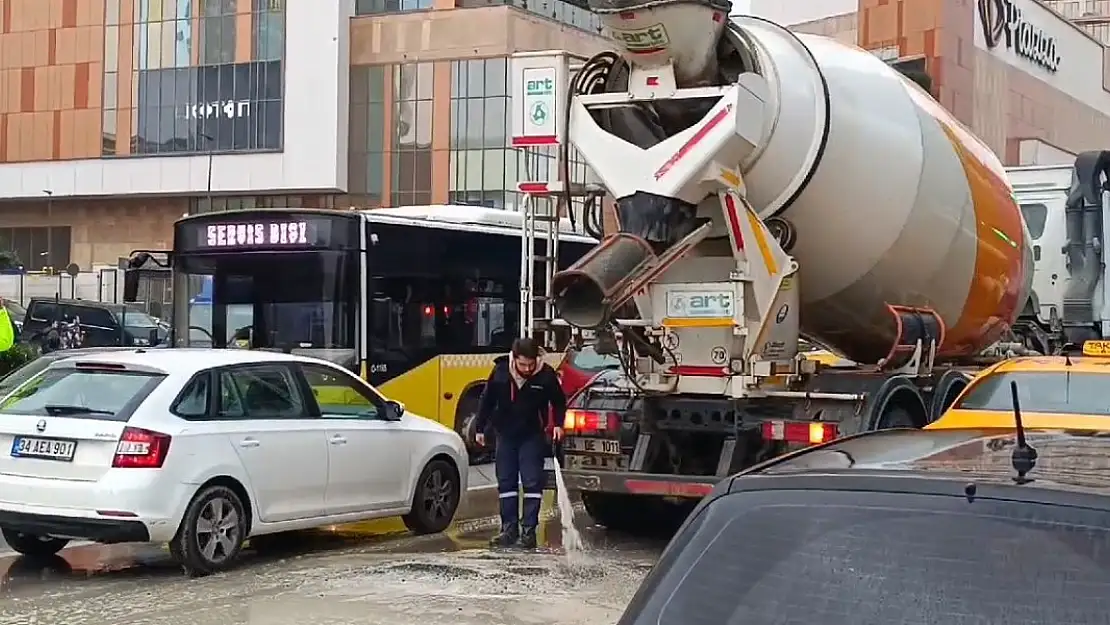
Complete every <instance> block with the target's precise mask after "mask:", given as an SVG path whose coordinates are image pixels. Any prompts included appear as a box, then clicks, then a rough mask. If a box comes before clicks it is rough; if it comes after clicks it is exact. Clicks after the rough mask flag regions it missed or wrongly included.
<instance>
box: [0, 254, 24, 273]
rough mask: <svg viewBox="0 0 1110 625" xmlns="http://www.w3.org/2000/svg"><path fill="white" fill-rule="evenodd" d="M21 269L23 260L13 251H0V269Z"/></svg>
mask: <svg viewBox="0 0 1110 625" xmlns="http://www.w3.org/2000/svg"><path fill="white" fill-rule="evenodd" d="M21 269H23V262H22V261H20V260H19V256H17V255H16V253H15V252H13V251H11V250H8V251H0V271H19V270H21Z"/></svg>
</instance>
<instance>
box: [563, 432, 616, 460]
mask: <svg viewBox="0 0 1110 625" xmlns="http://www.w3.org/2000/svg"><path fill="white" fill-rule="evenodd" d="M563 450H564V451H580V452H583V453H587V454H605V455H607V456H619V455H620V453H621V442H620V441H617V440H609V439H605V438H582V437H579V436H572V437H570V438H568V439H566V440H565V441H563Z"/></svg>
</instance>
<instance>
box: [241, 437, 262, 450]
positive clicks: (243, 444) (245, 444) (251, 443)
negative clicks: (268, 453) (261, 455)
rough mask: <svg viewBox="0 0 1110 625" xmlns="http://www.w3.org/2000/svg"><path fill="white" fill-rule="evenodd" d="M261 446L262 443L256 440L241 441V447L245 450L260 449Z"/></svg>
mask: <svg viewBox="0 0 1110 625" xmlns="http://www.w3.org/2000/svg"><path fill="white" fill-rule="evenodd" d="M261 444H262V443H260V442H259V441H258V439H256V438H244V439H243V440H241V441H239V446H240V447H243V448H247V447H258V446H259V445H261Z"/></svg>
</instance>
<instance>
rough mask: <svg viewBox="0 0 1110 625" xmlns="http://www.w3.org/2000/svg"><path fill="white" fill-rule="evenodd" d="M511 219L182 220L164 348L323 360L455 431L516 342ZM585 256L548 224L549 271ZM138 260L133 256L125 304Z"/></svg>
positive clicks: (417, 212) (254, 213)
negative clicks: (551, 241) (555, 240)
mask: <svg viewBox="0 0 1110 625" xmlns="http://www.w3.org/2000/svg"><path fill="white" fill-rule="evenodd" d="M521 219H522V217H521V215H520V214H519V213H515V212H511V211H504V210H496V209H488V208H482V207H475V206H410V207H403V208H392V209H375V210H368V211H326V210H307V209H304V210H302V209H250V210H241V211H229V212H223V213H206V214H202V215H194V216H189V217H184V218H182V219H180V220H178V221H177V222H176V224H175V225H174V239H173V241H174V242H173V249H172V250H171V251H169V252H164V253H163V254H164V256H163V257H164V258H165V260H164V261H159V262H158V263H157V264H158V267H159V268H160V271H161V272H162V273H163V274H164V272H165V271H170V272H172V283H173V288H172V293H173V314H172V319H171V323H172V328H173V330H172V336H171V341H172V344H173V345H175V346H183V347H190V346H191V347H217V348H225V347H227V348H236V347H238V348H253V349H280V350H284V351H290V352H293V353H301V354H306V355H312V356H316V357H319V358H324V359H327V360H330V361H332V362H335V363H337V364H341V365H343V366H345V367H348V368H349V369H351V370H352V371H355V372H357V373H359V374H360V375H361V376H362V377H363V378H365V379H366V380H368V381H369V382H370V383H371V384H374V385H375V386H377V387H379V388H380V389H381V390H382V392H383V393H385V394H387V395H389V396H390V397H391V398H393V399H397V400H399V401H402V402H404V403H405V405H406V406H407V407H409V408H410V409H411V410H413V411H414V412H415V413H417V414H420V415H423V416H425V417H428V418H431V419H435V420H437V421H439V422H441V423H443V424H445V425H448V426H449V427H455V428H456V429H460V430H461V428H462V427H463V425H464V424H465V421H466V419H467V418H469V416H470V415H471V414H472V413H473V411H474V410H476V408H477V400H478V396H479V394H480V393H481V390H482V383H483V382H484V381H485V379H486V377H487V376H488V375H489V371H490V367H491V366H492V363H493V359H494V358H495V357H496V356H497V355H500V354H504V353H506V352H508V350H509V347H510V345H511V343H512V341H513V339H514V338H516V337H517V336H518V335H519V322H518V321H519V319H520V315H519V312H520V271H521V230H522V229H521V225H522V224H521ZM540 236H543V235H542V233H541V234H540ZM596 244H597V241H596V240H595V239H593V238H591V237H588V236H585V235H582V234H575V233H574V231H573V228H572V227H571V224H570V223H569V220H566V219H564V220H562V223H561V224H560V235H559V254H558V256H559V261H560V268H565V267H567V266H569V264H571V263H573V262H574V261H575V260H577V259H578V258H580V257H581V256H582V255H584V254H585V253H586V252H587V251H589V250H590V249H591V248H592V247H593V246H594V245H596ZM151 256H152V255H151V254H150V253H139V252H136V254H135V255H133V257H132V262H131V266H132V269H129V270H128V271H127V274H126V278H125V282H126V284H127V288H125V291H126V293H125V299H126V300H127V301H133V300H134V299H135V298H136V293H137V291H138V285H139V281H140V278H141V276H142V275H143V274H144V273H148V274H149V273H150V270H151V268H152V267H153V265H151V264H150V263H149V262H146V264H144V261H149V260H150V257H151Z"/></svg>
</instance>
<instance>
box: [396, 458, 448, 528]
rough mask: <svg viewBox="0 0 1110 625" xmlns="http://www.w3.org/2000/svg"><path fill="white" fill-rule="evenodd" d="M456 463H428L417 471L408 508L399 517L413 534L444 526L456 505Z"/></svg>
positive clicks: (444, 461)
mask: <svg viewBox="0 0 1110 625" xmlns="http://www.w3.org/2000/svg"><path fill="white" fill-rule="evenodd" d="M458 475H459V473H458V470H457V469H456V467H455V466H454V465H453V464H451V463H449V462H447V461H446V460H441V459H436V460H432V461H431V462H429V463H428V465H427V466H426V467H424V470H423V471H422V472H421V473H420V479H419V481H418V482H417V484H416V493H414V495H413V501H412V510H411V511H410V512H409V513H408V514H406V515H405V516H404V517H403V519H404V521H405V525H406V526H407V527H408V528H409V529H410V530H412V531H413V532H415V533H417V534H434V533H436V532H442V531H443V530H445V529H447V526H448V525H450V524H451V521H453V520H454V519H455V512H456V511H457V510H458V508H459V496H460V488H461V485H460V483H459V477H458Z"/></svg>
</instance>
